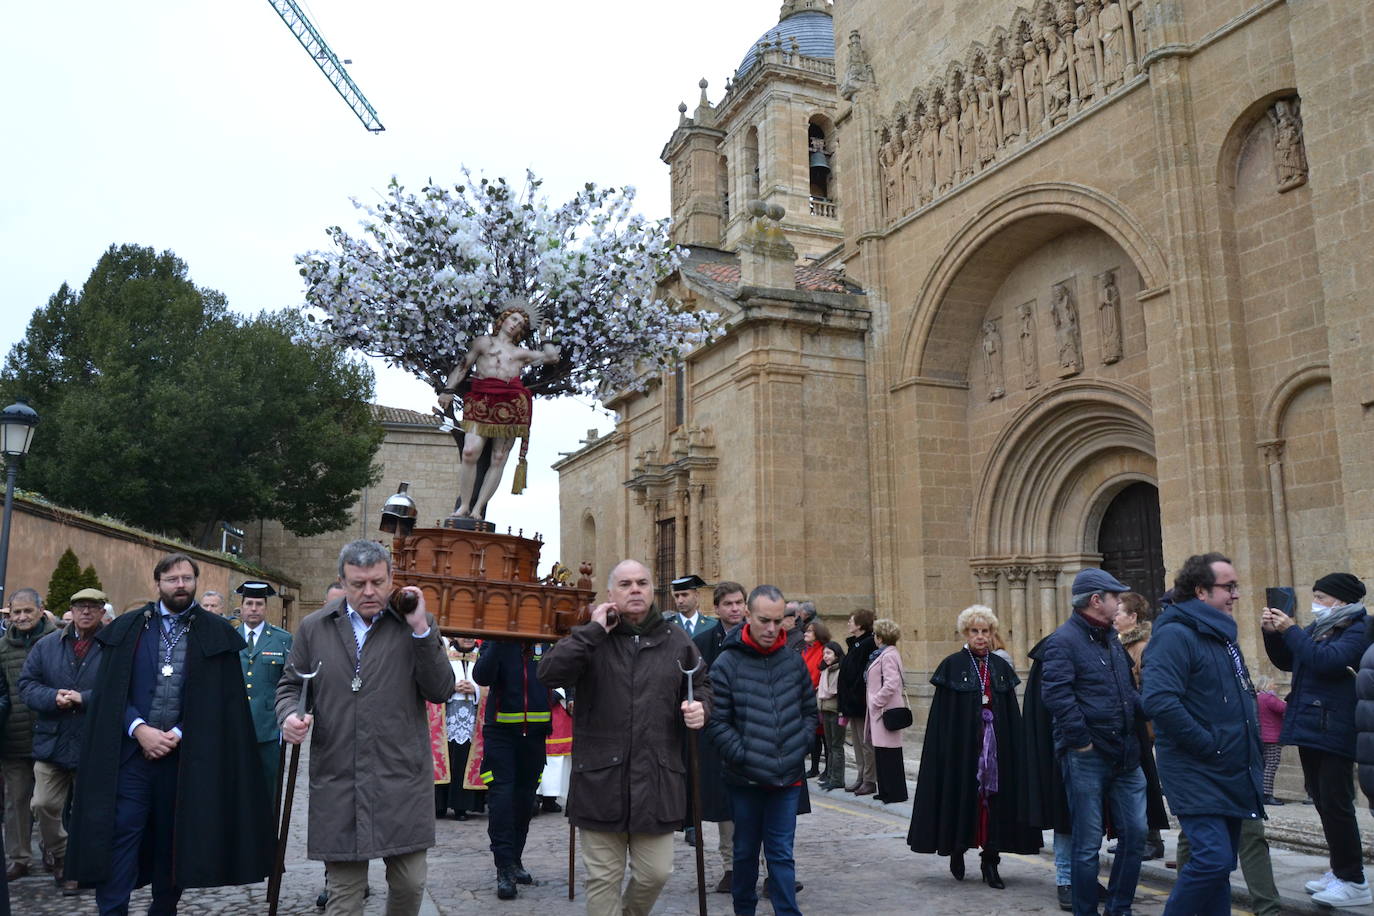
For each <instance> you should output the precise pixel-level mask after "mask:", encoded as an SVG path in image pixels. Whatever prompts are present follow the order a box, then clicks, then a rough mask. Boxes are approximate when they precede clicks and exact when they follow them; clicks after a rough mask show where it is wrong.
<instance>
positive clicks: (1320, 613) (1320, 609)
mask: <svg viewBox="0 0 1374 916" xmlns="http://www.w3.org/2000/svg"><path fill="white" fill-rule="evenodd" d="M1330 613H1331V608H1329V607H1327V606H1326V605H1324V604H1318V603H1317V602H1315V601H1313V602H1312V616H1313V617H1315V618H1316V619H1317V620H1321V619H1322V618H1323V617H1325V616H1326V615H1327V614H1330Z"/></svg>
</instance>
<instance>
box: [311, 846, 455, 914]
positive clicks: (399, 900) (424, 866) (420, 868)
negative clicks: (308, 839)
mask: <svg viewBox="0 0 1374 916" xmlns="http://www.w3.org/2000/svg"><path fill="white" fill-rule="evenodd" d="M427 852H428V850H426V849H420V850H417V851H415V852H407V853H405V854H404V855H399V856H384V857H383V858H382V861H383V862H385V863H386V911H385V912H386V916H416V914H418V913H419V912H420V903H421V902H422V901H423V900H424V897H425V879H426V878H427V877H428V875H429V863H428V861H427V860H426V858H425V854H426V853H427ZM367 864H368V863H367V861H366V860H364V861H361V862H326V863H324V875H325V882H326V885H327V886H328V888H329V905H328V906H327V907H325V910H324V912H325V916H362V913H363V897H364V895H365V893H366V892H367Z"/></svg>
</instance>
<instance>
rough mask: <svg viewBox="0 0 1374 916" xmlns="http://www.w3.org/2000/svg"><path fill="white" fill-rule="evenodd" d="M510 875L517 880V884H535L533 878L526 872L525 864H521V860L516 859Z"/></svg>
mask: <svg viewBox="0 0 1374 916" xmlns="http://www.w3.org/2000/svg"><path fill="white" fill-rule="evenodd" d="M510 873H511V877H513V878H514V879H515V883H516V884H533V883H534V878H533V876H531V875H530V873H529V872H527V871H525V863H523V862H521V861H520V860H519V859H516V860H515V864H514V865H512V866H511V867H510Z"/></svg>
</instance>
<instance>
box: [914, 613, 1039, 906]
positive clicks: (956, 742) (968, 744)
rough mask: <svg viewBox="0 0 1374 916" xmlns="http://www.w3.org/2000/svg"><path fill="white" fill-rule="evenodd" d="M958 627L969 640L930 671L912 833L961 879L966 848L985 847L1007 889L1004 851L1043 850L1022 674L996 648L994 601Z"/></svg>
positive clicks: (986, 859) (917, 848)
mask: <svg viewBox="0 0 1374 916" xmlns="http://www.w3.org/2000/svg"><path fill="white" fill-rule="evenodd" d="M957 628H958V631H959V632H960V633H961V634H962V635H963V637H964V638H965V639H966V640H967V643H966V644H965V645H964V647H963V648H962V649H960V650H959V651H958V652H955V653H954V654H952V655H950V656H949V657H947V658H946V659H945V660H944V661H942V662H941V663H940V666H939V667H938V668H936V669H935V673H934V674H933V675H931V678H930V682H931V683H932V684H934V685H935V696H934V698H933V699H932V701H931V704H930V717H929V718H928V719H927V720H926V731H925V738H924V743H923V745H922V748H921V771H920V774H919V775H918V777H917V779H916V797H915V800H914V802H913V803H912V806H911V829H910V830H908V831H907V837H906V841H907V845H909V846H910V847H911V849H912V851H913V852H922V853H936V854H938V855H942V856H949V870H950V874H952V875H954V877H955V878H957V879H958V880H960V881H962V880H963V879H964V852H965V851H966V850H968V849H971V848H973V847H981V849H982V873H983V881H984V882H985V883H987V885H988V886H989V887H994V888H997V889H999V890H1000V889H1001V888H1003V887H1005V886H1006V885H1005V883H1003V881H1002V877H1001V875H1000V874H998V871H997V866H998V864H999V863H1000V861H1001V855H1000V854H1001V853H1003V852H1012V853H1033V852H1038V851H1039V850H1040V832H1039V831H1038V830H1033V829H1031V828H1029V827H1027V826H1026V824H1025V818H1024V816H1023V814H1022V810H1021V809H1022V803H1023V799H1024V795H1023V792H1022V791H1021V789H1020V782H1021V779H1022V778H1024V773H1023V772H1022V770H1021V763H1020V761H1021V760H1022V759H1023V758H1024V750H1025V749H1024V748H1023V747H1022V746H1021V745H1022V744H1023V742H1024V734H1023V732H1022V729H1021V710H1020V707H1018V706H1017V704H1016V685H1017V684H1018V683H1019V682H1020V679H1019V678H1018V677H1017V676H1016V670H1015V669H1014V668H1012V666H1011V665H1010V664H1008V663H1007V662H1006V661H1005V660H1004V659H1002V658H1001V657H999V656H997V655H994V654H992V652H991V651H989V650H990V649H991V645H992V634H993V633H994V632H995V631H996V629H997V617H996V615H994V614H993V613H992V610H991V609H989V608H986V607H984V606H982V605H977V604H975V605H974V606H973V607H970V608H966V609H965V610H964V611H963V612H962V613H960V614H959V619H958V624H957ZM985 725H988V726H990V728H985ZM984 787H986V789H984Z"/></svg>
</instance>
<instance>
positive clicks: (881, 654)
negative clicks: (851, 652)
mask: <svg viewBox="0 0 1374 916" xmlns="http://www.w3.org/2000/svg"><path fill="white" fill-rule="evenodd" d="M901 636H902V631H901V629H900V628H899V627H898V626H897V624H896V622H895V621H892V620H888V619H886V618H884V619H882V620H879V621H876V622H875V623H874V624H873V640H874V642H875V643H876V645H877V648H876V649H874V650H873V654H872V655H871V656H870V658H869V662H868V666H867V667H866V668H865V669H864V685H865V687H866V691H867V694H866V695H867V712H868V734H869V735H870V736H871V737H872V739H873V762H874V769H875V770H876V771H877V773H878V786H877V794H876V795H874V798H876V799H878V801H880V802H884V803H887V804H891V803H893V802H904V801H906V798H907V795H906V767H905V766H903V765H902V733H901V731H900V730H893V729H889V728H888V727H887V723H885V722H884V721H883V713H885V712H887V711H888V710H890V709H907V702H906V691H905V690H904V689H903V687H904V684H903V682H902V656H901V653H899V652H898V651H897V640H898V639H900V638H901ZM907 718H908V721H909V720H910V713H909V712H908V713H907ZM855 794H862V793H855Z"/></svg>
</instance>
